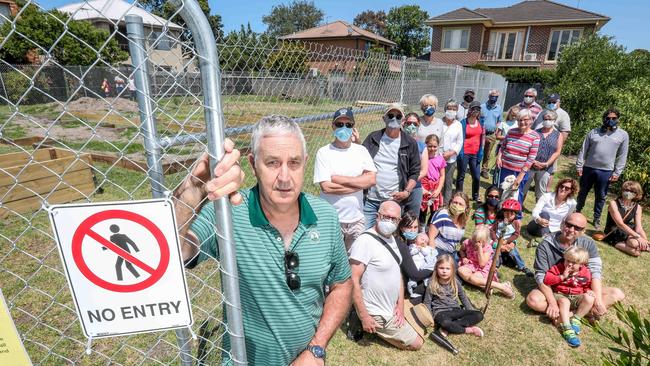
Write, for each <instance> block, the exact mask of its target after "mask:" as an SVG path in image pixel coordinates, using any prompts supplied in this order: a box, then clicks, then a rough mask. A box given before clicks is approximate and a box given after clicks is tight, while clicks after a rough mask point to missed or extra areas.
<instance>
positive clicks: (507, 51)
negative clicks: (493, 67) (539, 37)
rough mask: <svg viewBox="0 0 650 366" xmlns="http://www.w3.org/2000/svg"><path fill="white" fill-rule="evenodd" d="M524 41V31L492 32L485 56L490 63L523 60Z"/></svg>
mask: <svg viewBox="0 0 650 366" xmlns="http://www.w3.org/2000/svg"><path fill="white" fill-rule="evenodd" d="M523 40H524V30H507V31H499V32H496V31H492V32H490V40H489V44H488V50H487V53H486V54H485V56H486V59H487V60H488V61H491V60H515V61H518V60H520V59H521V54H522V49H523Z"/></svg>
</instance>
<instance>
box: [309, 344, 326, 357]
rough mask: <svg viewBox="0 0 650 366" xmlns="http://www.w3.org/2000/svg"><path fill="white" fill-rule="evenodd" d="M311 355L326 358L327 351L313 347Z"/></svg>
mask: <svg viewBox="0 0 650 366" xmlns="http://www.w3.org/2000/svg"><path fill="white" fill-rule="evenodd" d="M310 350H311V353H313V354H314V357H316V358H325V350H324V349H323V347H321V346H311V349H310Z"/></svg>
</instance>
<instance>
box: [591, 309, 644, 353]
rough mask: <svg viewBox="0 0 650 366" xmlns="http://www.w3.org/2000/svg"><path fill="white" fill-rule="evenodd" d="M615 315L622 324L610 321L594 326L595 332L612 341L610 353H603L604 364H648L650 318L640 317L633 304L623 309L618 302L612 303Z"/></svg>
mask: <svg viewBox="0 0 650 366" xmlns="http://www.w3.org/2000/svg"><path fill="white" fill-rule="evenodd" d="M614 309H615V310H616V317H617V318H618V320H620V321H621V322H622V323H623V325H622V326H618V327H616V326H614V325H612V324H611V323H606V324H597V325H595V326H594V330H595V331H596V333H598V334H600V335H601V336H603V337H605V338H607V339H609V340H610V341H612V343H613V345H612V346H611V347H609V350H610V351H611V352H612V353H603V356H602V361H603V365H606V366H623V365H626V366H627V365H630V366H637V365H638V366H641V365H650V320H648V319H647V318H642V317H641V314H639V311H638V310H637V309H636V307H634V306H630V307H629V308H627V309H625V308H623V306H622V305H621V304H620V303H619V304H616V305H614Z"/></svg>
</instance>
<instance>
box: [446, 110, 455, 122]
mask: <svg viewBox="0 0 650 366" xmlns="http://www.w3.org/2000/svg"><path fill="white" fill-rule="evenodd" d="M445 118H447V119H448V120H453V119H454V118H456V112H455V111H445Z"/></svg>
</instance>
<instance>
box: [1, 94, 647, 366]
mask: <svg viewBox="0 0 650 366" xmlns="http://www.w3.org/2000/svg"><path fill="white" fill-rule="evenodd" d="M224 99H225V100H224V105H226V106H228V105H230V107H227V109H228V108H230V110H229V111H230V112H228V110H227V116H229V114H228V113H231V114H230V115H233V114H232V112H236V113H239V115H238V119H236V120H235V121H234V122H232V124H231V123H230V121H231V120H230V119H228V121H229V125H235V124H237V123H244V122H245V121H249V122H254V121H255V120H256V119H257V118H258V117H256V115H257V114H258V113H260V114H269V113H272V112H280V113H284V114H288V115H291V114H294V113H295V114H296V115H305V114H312V113H321V112H328V111H332V110H334V109H336V108H337V107H338V105H336V104H334V103H331V102H329V101H328V102H324V103H322V104H319V105H316V106H305V105H299V104H298V103H295V104H294V103H286V101H284V100H281V99H278V100H271V99H269V98H266V99H263V98H259V97H252V96H251V97H249V96H240V97H237V98H232V99H229V97H226V98H224ZM234 103H239V104H237V105H233V104H234ZM172 105H173V106H174V108H176V111H177V113H178V114H177V118H180V117H181V115H182V114H183V113H185V116H186V117H187V116H189V115H192V114H193V113H195V112H194V109H193V108H196V107H197V106H192V105H191V104H190V103H188V101H187V100H183V99H181V98H171V99H170V103H169V106H170V107H169V108H170V110H171V106H172ZM3 108H6V107H5V106H0V115H2V114H3V113H8V112H7V111H5V110H4V109H3ZM247 108H252V109H253V111H252V113H246V112H245V109H247ZM33 112H34V113H44V114H47V113H48V110H47V109H44V108H41V109H39V107H38V106H35V107H33ZM379 115H380V114H379V113H373V114H364V115H358V117H357V122H358V127H359V128H360V130H361V134H362V136H366V135H367V134H368V133H369V132H370V131H373V130H376V129H378V128H380V127H381V125H382V124H381V122H380V116H379ZM195 118H196V119H197V120H198V119H202V118H203V115H202V113H200V114H198V115H197V116H196V117H195ZM238 121H241V122H238ZM95 122H97V121H95ZM89 123H91V124H92V123H93V122H89ZM303 131H304V133H305V137H306V140H307V144H308V154H309V156H310V159H309V160H308V164H307V167H306V172H305V184H304V190H305V191H307V192H309V193H313V194H317V193H318V187H317V186H316V185H314V184H313V183H312V180H313V179H312V177H313V164H314V159H315V155H316V151H317V150H318V148H320V147H321V146H324V145H326V144H327V143H329V142H330V141H331V140H332V136H331V129H330V125H329V123H328V122H326V121H321V122H315V123H310V124H305V125H303ZM3 133H5V132H4V131H3ZM135 133H137V128H136V127H133V126H131V127H130V128H127V129H126V130H125V131H124V132H122V137H123V138H126V139H130V138H133V136H134V135H135ZM248 139H249V137H248V136H246V135H244V136H236V137H234V140H235V142H236V144H237V146H238V147H239V148H246V147H247V146H248ZM136 141H137V143H136ZM67 143H68V144H69V146H71V147H74V148H80V147H81V146H82V144H83V142H79V141H69V142H67ZM112 144H113V145H114V146H115V147H113V146H111V145H110V144H108V143H106V142H104V141H94V140H93V141H90V142H89V143H88V144H86V145H85V150H96V151H109V152H112V153H116V152H117V150H116V148H117V149H118V150H120V151H122V152H123V153H131V152H142V151H143V148H142V144H141V140H139V139H136V140H134V142H133V143H131V144H130V145H129V146H127V145H126V143H125V142H124V141H115V142H112ZM200 147H201V146H188V147H174V148H170V149H168V150H167V151H166V152H167V153H173V154H182V155H185V154H190V153H193V152H195V151H196V149H197V148H200ZM10 151H16V149H15V148H12V147H8V146H2V145H0V153H4V152H10ZM631 158H632V159H633V157H631ZM243 160H244V161H242V167H243V169H244V171H245V172H246V181H245V186H246V187H249V186H251V185H253V184H254V182H255V180H254V177H253V174H252V172H251V169H250V166H249V164H248V162H246V161H245V159H243ZM561 167H562V169H561V171H560V172H559V173H558V174H557V175H556V179H557V177H561V176H575V174H574V173H573V171H572V169H571V159H569V158H566V157H563V158H562V160H561ZM95 169H96V177H97V183H98V186H101V188H102V189H103V193H101V194H100V193H97V194H94V195H93V196H92V198H91V199H92V201H94V202H104V201H114V200H134V199H144V198H149V197H151V190H150V184H149V182H148V181H147V177H146V174H145V172H134V171H131V170H125V169H121V168H117V167H111V166H109V165H105V164H95ZM184 175H185V172H182V173H177V174H174V175H169V176H166V177H165V179H166V183H167V187H168V188H169V189H170V190H171V189H173V188H174V187H175V186H176V184H178V182H180V180H181V179H182V178H183V177H184ZM469 179H470V178H469V177H468V179H467V183H466V190H467V191H469V186H470V183H469ZM487 185H488V182H487V181H486V180H484V181H483V182H482V188H483V189H484V188H485V187H486V186H487ZM483 189H482V190H481V194H482V193H483ZM533 201H534V194H529V195H528V200H527V201H526V205H525V206H526V207H527V208H528V209H531V208H532V207H533V205H534V202H533ZM592 206H593V194H592V195H590V196H589V200H588V203H587V206H586V207H585V210H584V213H585V214H586V215H587V217H590V216H591V209H592ZM649 216H650V215H648V214H647V213H646V214H645V216H644V218H645V222H646V223H647V219H648V217H649ZM529 217H530V213H529V211H527V212H526V213H525V217H524V220H523V222H524V224H525V223H527V221H528V219H529ZM647 229H648V228H647ZM50 230H51V229H50V224H49V221H48V218H47V215H46V213H45V212H44V211H43V210H41V211H38V212H36V213H28V214H24V215H23V216H18V215H9V217H7V218H5V219H2V220H0V286H2V289H3V292H4V293H5V296H6V298H7V299H8V300H9V302H10V306H11V307H12V316H13V317H14V320H15V322H16V325H17V327H18V329H19V332H20V333H21V335H22V336H23V338H24V339H25V346H26V348H27V350H28V352H29V354H30V356H31V358H32V360H33V361H34V362H35V363H37V364H44V365H59V364H63V363H75V364H80V365H99V364H108V363H109V360H112V361H113V362H115V363H121V364H154V363H156V362H162V363H164V364H167V363H172V364H177V363H178V360H177V358H176V356H177V354H176V352H175V343H176V342H175V337H174V334H173V332H162V333H154V334H147V335H136V336H131V337H120V338H114V339H101V340H96V341H94V342H93V350H94V351H95V352H93V354H91V355H90V356H87V355H85V354H84V352H83V351H84V347H85V338H84V337H83V336H82V334H81V331H80V326H79V323H78V321H77V317H76V313H75V310H74V304H73V302H72V298H71V296H70V293H69V290H68V287H67V283H66V279H65V276H64V275H63V272H62V268H61V263H60V259H59V255H58V251H57V250H56V246H55V243H54V242H53V240H52V238H51V231H50ZM472 230H473V223H470V224H469V225H468V227H467V230H466V233H467V236H469V235H470V234H471V232H472ZM588 233H590V232H588ZM522 242H523V243H524V245H522V244H520V249H521V253H522V256H523V257H524V259H525V260H526V262H527V264H528V265H529V266H531V267H532V263H533V258H534V249H527V248H525V241H522ZM598 247H599V249H600V252H601V256H602V258H603V261H604V278H605V284H606V285H607V286H616V287H620V288H622V289H623V290H624V292H625V293H626V295H627V297H626V299H625V304H632V305H635V306H637V307H638V308H639V309H641V311H642V313H644V314H648V311H649V310H650V305H649V304H648V302H647V300H646V299H647V298H648V297H649V296H650V288H649V287H648V286H646V285H645V283H644V281H643V279H644V278H645V276H647V275H648V269H647V268H648V265H647V261H648V259H647V256H646V255H644V256H642V257H641V258H636V259H635V258H631V257H628V256H626V255H624V254H622V253H620V252H618V251H616V250H614V249H612V248H611V247H609V246H607V245H605V244H602V243H599V244H598ZM186 273H187V276H188V282H189V285H190V293H191V296H192V304H193V306H194V307H193V311H194V316H195V319H196V320H195V325H194V327H193V329H194V331H195V332H197V333H200V332H202V329H203V334H204V335H206V338H207V339H208V342H207V343H205V347H206V348H205V349H206V350H207V352H208V353H209V358H208V360H209V364H215V363H218V359H219V351H218V350H217V348H216V347H218V345H219V344H220V337H221V334H222V331H223V330H222V329H217V330H216V331H215V332H214V333H212V334H211V335H208V333H209V332H208V330H209V329H208V328H212V327H215V326H218V325H219V323H218V320H219V319H220V317H221V294H220V292H219V291H220V277H219V272H218V265H217V263H204V264H202V265H201V266H199V267H198V268H196V269H193V270H190V271H187V272H186ZM501 273H502V275H503V277H504V279H505V280H508V281H511V282H513V283H514V285H515V287H516V288H517V297H516V299H515V300H507V299H505V298H503V297H501V296H499V295H494V297H493V299H492V302H491V305H490V309H489V310H488V313H487V316H486V319H485V320H484V321H483V322H482V323H481V326H482V327H483V329H484V330H485V331H486V336H485V338H483V339H476V338H473V337H470V336H464V335H463V336H453V337H452V341H453V342H454V343H455V344H456V345H457V346H458V348H459V349H460V350H461V353H460V354H459V355H458V356H456V357H454V356H451V355H450V354H449V353H447V352H446V351H444V350H442V349H440V348H439V347H438V346H436V345H435V344H434V343H433V342H431V341H430V340H427V341H426V342H425V345H424V347H423V349H422V350H420V351H419V352H406V351H398V350H396V349H394V348H392V347H389V346H388V345H387V344H386V343H384V342H383V341H381V340H379V339H378V338H376V337H374V336H366V338H365V339H364V341H362V342H360V343H358V344H357V343H352V342H350V341H348V340H347V339H346V338H345V337H344V334H343V332H342V331H341V330H339V331H337V333H336V334H335V336H334V338H333V339H332V342H331V344H330V347H329V348H328V364H329V365H411V364H451V365H498V364H508V365H510V364H513V365H535V366H538V365H560V364H568V363H571V364H573V363H576V364H580V363H584V364H588V365H594V364H598V363H599V358H600V354H601V353H602V352H604V351H606V350H607V347H608V343H607V342H606V341H605V340H604V339H603V338H601V337H599V336H597V335H595V333H594V332H592V331H591V330H589V329H586V330H585V331H584V333H583V334H584V335H583V336H581V339H582V340H583V346H582V347H580V348H578V349H570V348H569V347H568V346H567V345H566V343H565V342H564V340H563V339H562V338H561V337H560V335H559V333H557V332H556V331H555V330H554V328H553V327H552V326H551V325H549V324H548V322H547V321H546V320H545V319H544V317H543V316H540V315H538V314H533V313H531V312H530V311H529V310H528V309H527V308H526V306H525V303H524V298H525V295H526V294H527V293H528V291H530V289H532V288H533V287H534V282H533V280H532V279H528V278H526V277H525V276H523V275H522V274H520V273H518V272H515V271H513V270H511V269H509V268H504V269H502V270H501ZM466 288H467V292H468V293H469V296H470V298H471V299H472V301H473V302H474V304H476V305H477V306H482V305H483V304H484V301H485V300H484V297H483V295H482V293H481V292H480V291H478V290H477V289H473V288H470V287H466ZM607 319H608V320H614V316H613V314H608V316H607ZM206 322H207V324H209V326H208V327H202V325H203V324H206ZM288 326H290V325H288ZM206 329H207V330H206ZM206 332H207V333H206ZM50 349H51V350H52V351H51V352H50V351H49V350H50ZM193 350H194V352H195V354H196V352H197V351H196V350H197V345H196V343H195V344H194V347H193ZM61 356H63V357H65V358H66V359H63V358H61ZM147 357H149V358H148V359H147ZM152 360H156V362H153V361H152Z"/></svg>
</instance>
